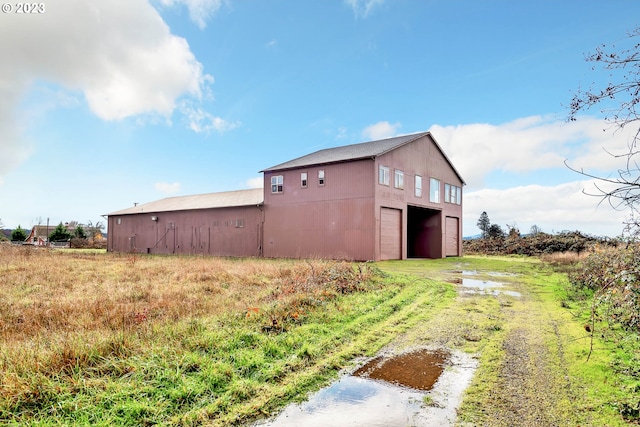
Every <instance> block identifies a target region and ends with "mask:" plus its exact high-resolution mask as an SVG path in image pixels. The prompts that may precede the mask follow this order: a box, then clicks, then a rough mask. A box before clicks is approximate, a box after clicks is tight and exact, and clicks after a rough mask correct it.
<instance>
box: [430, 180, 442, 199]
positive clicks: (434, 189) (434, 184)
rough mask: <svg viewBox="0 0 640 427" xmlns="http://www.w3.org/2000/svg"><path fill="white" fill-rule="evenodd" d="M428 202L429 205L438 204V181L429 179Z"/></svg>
mask: <svg viewBox="0 0 640 427" xmlns="http://www.w3.org/2000/svg"><path fill="white" fill-rule="evenodd" d="M429 201H430V202H431V203H440V180H439V179H436V178H431V179H430V180H429Z"/></svg>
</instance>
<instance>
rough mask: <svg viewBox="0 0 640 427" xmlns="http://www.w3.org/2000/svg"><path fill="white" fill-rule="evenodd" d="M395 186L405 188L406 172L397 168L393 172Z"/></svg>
mask: <svg viewBox="0 0 640 427" xmlns="http://www.w3.org/2000/svg"><path fill="white" fill-rule="evenodd" d="M393 186H394V187H396V188H399V189H403V188H404V172H402V171H401V170H398V169H396V170H395V173H394V174H393Z"/></svg>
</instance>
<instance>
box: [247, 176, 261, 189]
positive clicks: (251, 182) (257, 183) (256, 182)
mask: <svg viewBox="0 0 640 427" xmlns="http://www.w3.org/2000/svg"><path fill="white" fill-rule="evenodd" d="M245 185H246V186H247V187H249V188H263V187H264V178H263V177H261V176H257V177H255V178H249V179H248V180H247V182H246V183H245Z"/></svg>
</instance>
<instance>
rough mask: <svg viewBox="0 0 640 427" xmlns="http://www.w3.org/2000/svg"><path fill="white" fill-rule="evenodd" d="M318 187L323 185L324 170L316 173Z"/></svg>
mask: <svg viewBox="0 0 640 427" xmlns="http://www.w3.org/2000/svg"><path fill="white" fill-rule="evenodd" d="M318 185H321V186H322V185H324V169H320V170H319V171H318Z"/></svg>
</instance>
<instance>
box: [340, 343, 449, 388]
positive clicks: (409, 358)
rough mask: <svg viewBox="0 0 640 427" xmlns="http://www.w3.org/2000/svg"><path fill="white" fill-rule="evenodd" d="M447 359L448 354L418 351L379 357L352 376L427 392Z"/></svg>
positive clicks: (436, 379)
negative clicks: (386, 357) (388, 357)
mask: <svg viewBox="0 0 640 427" xmlns="http://www.w3.org/2000/svg"><path fill="white" fill-rule="evenodd" d="M448 359H449V353H447V352H445V351H442V350H439V351H431V350H418V351H414V352H411V353H405V354H401V355H398V356H396V357H393V358H390V359H385V358H384V357H382V356H379V357H376V358H375V359H373V360H371V361H370V362H369V363H367V364H366V365H364V366H363V367H361V368H360V369H358V370H357V371H355V372H354V373H353V375H355V376H357V377H368V378H372V379H375V380H383V381H387V382H389V383H392V384H397V385H401V386H405V387H411V388H414V389H417V390H424V391H427V390H431V388H432V387H433V385H434V384H435V382H436V381H438V378H439V377H440V374H442V371H443V370H444V364H445V362H446V361H447V360H448Z"/></svg>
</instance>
